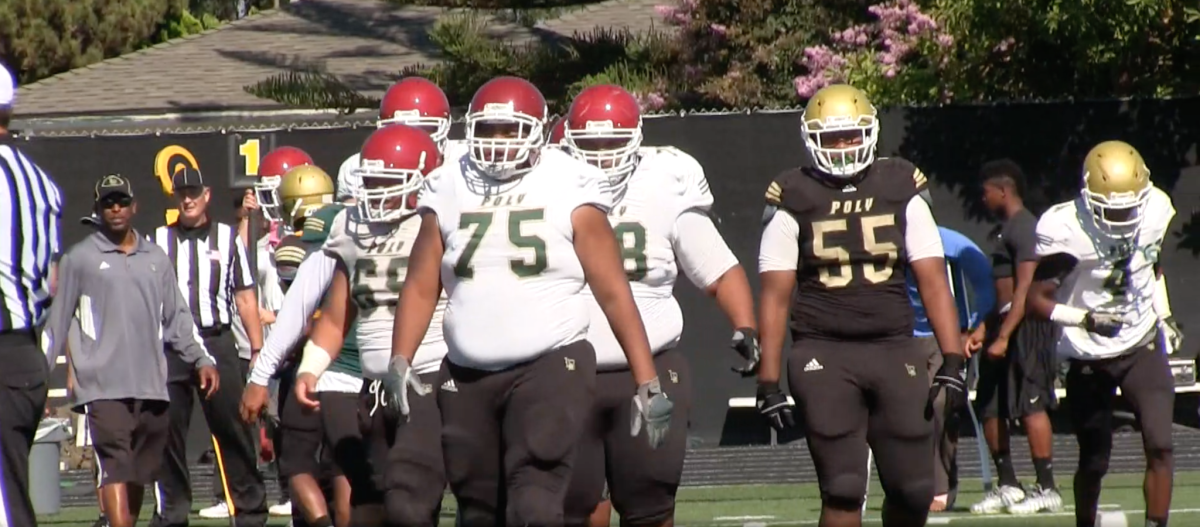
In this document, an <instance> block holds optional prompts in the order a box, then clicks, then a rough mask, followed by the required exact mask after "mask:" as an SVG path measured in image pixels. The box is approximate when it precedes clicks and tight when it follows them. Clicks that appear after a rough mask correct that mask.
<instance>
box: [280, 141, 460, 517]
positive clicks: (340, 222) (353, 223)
mask: <svg viewBox="0 0 1200 527" xmlns="http://www.w3.org/2000/svg"><path fill="white" fill-rule="evenodd" d="M361 159H362V162H361V168H360V169H359V171H358V173H357V175H358V179H359V180H360V181H361V182H362V186H361V187H359V188H358V189H357V192H356V195H355V207H353V208H347V209H346V210H345V211H343V212H341V213H340V214H338V216H337V218H336V219H334V222H333V227H332V229H331V230H330V234H329V239H328V240H326V242H325V245H324V248H323V250H324V251H325V253H326V254H327V255H328V256H331V257H333V258H335V259H336V260H337V261H338V266H337V269H336V270H335V272H334V276H333V281H332V283H331V284H330V286H329V290H328V291H327V292H326V297H325V301H324V303H323V304H322V308H321V317H320V318H319V319H317V322H316V324H315V325H314V328H313V332H312V335H311V338H310V339H309V342H308V344H307V345H306V346H305V353H304V358H303V359H302V361H301V363H300V368H299V370H298V371H299V375H298V377H297V380H296V393H297V398H298V399H300V400H301V403H302V404H307V405H309V406H311V407H314V408H315V407H318V406H319V407H320V408H321V418H322V426H323V428H324V430H325V436H326V437H325V444H326V445H327V446H328V447H329V448H331V450H332V453H333V457H334V462H335V463H334V464H335V467H336V468H337V470H338V471H339V472H340V474H339V480H340V481H341V483H335V485H337V486H335V489H334V491H335V496H337V497H338V501H339V502H341V504H340V508H343V509H353V510H354V512H353V514H354V520H353V522H354V525H368V524H377V523H379V522H381V521H382V520H383V517H384V515H385V514H386V516H387V518H388V521H389V522H390V523H393V524H399V525H436V523H437V515H438V510H439V508H440V504H441V498H442V493H443V491H444V489H445V483H444V482H445V476H444V468H443V466H442V459H441V457H440V456H439V455H438V454H440V453H441V447H440V445H441V422H440V415H439V413H438V410H437V402H436V401H435V400H434V399H433V398H432V397H430V398H423V399H421V400H414V401H413V404H412V405H411V406H408V407H399V406H396V405H391V404H389V402H390V400H401V399H402V398H401V397H398V396H397V397H389V396H388V392H389V391H391V390H393V389H403V388H404V386H403V385H402V386H399V387H396V386H392V385H387V384H384V383H379V382H372V383H369V384H368V386H367V389H366V390H364V392H363V393H362V394H361V396H359V397H352V398H347V397H344V396H343V395H344V394H340V393H329V392H326V393H322V394H321V397H320V400H319V401H313V400H312V395H313V394H314V393H315V392H316V388H317V379H318V377H320V376H321V374H322V373H324V371H325V370H326V369H327V367H328V366H329V364H330V362H331V361H332V359H333V358H334V357H335V356H336V355H338V353H337V351H338V350H340V349H341V347H342V345H343V342H344V340H345V337H346V334H347V333H348V332H349V330H350V329H351V328H353V329H354V333H355V337H356V339H357V343H358V346H359V352H360V359H361V361H362V372H363V376H364V377H365V378H366V379H370V380H376V381H378V380H380V379H382V378H383V377H384V376H385V374H386V373H387V371H388V362H389V360H390V359H391V346H392V334H391V333H392V325H393V318H394V317H395V313H396V303H397V300H398V298H399V296H400V289H401V287H402V285H403V284H404V283H405V279H406V277H405V275H406V267H407V263H408V261H409V254H410V252H411V251H412V248H413V242H414V240H415V239H416V236H417V232H418V230H419V228H420V220H419V218H417V216H416V215H415V214H414V211H415V207H416V203H417V193H418V191H420V189H421V184H422V182H423V180H424V177H425V176H426V175H427V174H428V173H429V172H430V171H432V170H433V169H434V168H436V167H437V166H439V165H440V164H441V154H440V153H439V151H438V147H437V144H436V143H435V142H434V141H433V139H431V138H430V136H429V134H427V133H426V132H424V131H423V130H420V129H417V128H414V127H411V126H407V125H402V124H395V125H389V126H385V127H383V128H381V129H379V130H377V131H375V132H374V133H372V134H371V136H370V137H369V138H367V141H366V142H365V143H364V144H363V148H362V157H361ZM441 305H442V307H443V308H444V303H441ZM439 311H440V309H439ZM440 319H441V317H440V316H435V317H434V321H435V323H434V324H433V326H432V330H431V331H429V332H428V333H425V334H424V335H423V337H424V338H423V340H422V341H421V342H420V343H419V348H420V350H419V353H417V354H416V360H415V361H414V362H413V363H412V364H413V368H412V372H413V380H412V381H410V382H412V383H414V384H417V385H418V386H422V387H423V386H424V385H432V384H433V383H434V381H435V376H436V375H437V371H438V369H439V368H440V366H441V362H442V357H443V356H445V354H446V344H445V342H444V341H443V340H442V336H441V327H440ZM325 350H335V351H334V353H329V352H327V351H325ZM401 412H403V415H406V416H408V417H409V419H410V421H409V422H407V423H405V424H403V425H402V426H399V427H398V428H397V426H398V425H400V421H399V419H400V416H401V415H402V414H401ZM360 422H363V423H370V424H369V426H368V427H367V429H366V430H364V429H362V428H360V425H359V423H360ZM393 436H394V437H393ZM393 445H394V448H393ZM389 449H391V451H390V452H389ZM385 469H386V471H385ZM385 478H386V479H385ZM385 483H386V485H385ZM347 485H348V488H347ZM385 489H386V490H387V491H388V493H389V495H388V496H387V497H386V498H387V500H386V505H387V508H386V512H385V510H384V509H383V507H382V506H383V505H384V504H385V500H384V498H385V496H384V490H385ZM346 490H349V491H350V493H349V496H348V498H349V499H348V500H347V496H346V493H345V491H346ZM346 512H349V511H346ZM338 516H339V520H338V521H337V524H338V525H339V527H341V526H342V525H344V524H343V522H342V519H341V518H342V517H343V514H342V513H339V515H338ZM344 517H345V520H346V523H345V525H348V524H349V522H350V518H349V516H348V515H345V516H344Z"/></svg>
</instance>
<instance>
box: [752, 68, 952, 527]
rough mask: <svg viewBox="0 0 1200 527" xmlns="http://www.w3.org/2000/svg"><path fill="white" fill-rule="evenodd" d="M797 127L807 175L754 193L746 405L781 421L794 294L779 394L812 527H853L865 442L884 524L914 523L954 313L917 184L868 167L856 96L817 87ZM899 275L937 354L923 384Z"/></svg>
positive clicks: (902, 167)
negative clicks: (752, 327) (800, 420)
mask: <svg viewBox="0 0 1200 527" xmlns="http://www.w3.org/2000/svg"><path fill="white" fill-rule="evenodd" d="M802 126H803V133H804V144H805V146H806V147H807V149H808V152H809V154H810V155H811V157H812V161H813V164H814V165H815V166H813V167H805V168H798V169H792V170H788V171H786V172H784V173H783V174H781V175H779V176H777V177H776V178H775V180H774V181H773V182H772V183H771V185H770V187H769V188H768V189H767V193H766V201H767V205H766V211H765V213H764V215H763V218H764V221H765V223H766V226H765V228H764V231H763V235H762V245H761V249H760V251H761V252H760V254H759V272H760V274H761V280H762V296H761V300H760V302H761V305H760V310H759V316H760V318H759V331H760V332H761V338H762V365H761V368H760V369H759V387H758V407H759V409H760V411H761V412H762V413H763V414H764V415H765V416H766V417H767V418H768V420H769V422H770V423H771V424H772V425H773V426H775V427H777V428H782V427H783V426H785V425H786V424H787V423H789V422H790V421H791V420H792V412H791V408H789V405H788V402H787V397H786V396H785V395H784V394H783V392H782V390H780V388H779V377H780V369H781V363H782V354H783V342H784V336H785V333H786V331H787V327H788V324H787V322H786V321H787V318H788V311H789V307H788V304H789V303H791V302H792V301H793V298H794V299H795V303H794V305H793V306H792V307H791V309H790V311H791V334H792V339H793V345H792V348H791V351H790V352H789V356H788V386H789V388H790V390H791V392H792V395H793V396H795V399H796V402H797V404H799V405H800V407H801V408H802V410H803V412H802V415H803V416H804V429H805V431H806V433H807V436H808V448H809V452H810V453H811V454H812V458H813V464H814V465H815V466H816V470H817V479H818V481H819V483H820V488H821V520H820V524H821V525H822V526H837V527H845V526H858V525H861V524H862V517H861V507H862V504H863V500H864V494H865V492H866V488H867V478H868V468H867V459H868V447H869V448H870V451H871V452H874V458H875V465H876V467H877V468H878V470H879V479H880V482H881V483H882V485H883V491H884V496H885V497H884V504H883V525H885V526H891V527H896V526H922V525H925V520H926V517H927V516H928V514H929V505H930V503H931V502H932V501H933V478H934V475H933V465H932V464H931V463H929V462H928V459H929V457H930V455H931V454H932V452H933V443H932V441H933V423H932V421H931V417H932V414H933V408H932V407H931V404H932V403H931V401H932V400H933V399H935V397H936V396H939V395H941V394H943V393H944V394H945V400H946V407H945V411H947V412H954V411H958V409H960V408H962V407H963V406H964V405H965V403H966V390H965V375H964V372H963V366H964V364H965V357H964V354H963V349H962V343H961V341H960V337H959V326H958V310H957V308H956V307H955V304H954V299H953V298H952V297H951V295H950V288H949V283H948V279H947V277H946V264H945V260H944V254H943V248H942V241H941V236H940V235H939V233H938V229H937V224H936V223H934V220H933V215H932V213H931V212H930V209H929V205H928V203H927V202H926V200H925V199H924V198H923V197H922V196H921V195H920V194H921V192H922V191H923V190H925V186H926V179H925V176H924V175H923V174H922V173H921V171H920V170H918V169H917V168H916V167H914V166H913V165H912V163H909V162H908V161H905V160H903V159H899V158H880V159H876V158H875V146H876V142H877V140H878V136H879V122H878V120H877V116H876V111H875V107H874V106H872V105H871V103H870V101H869V100H868V98H867V95H866V94H865V93H863V92H862V91H860V90H858V89H856V88H853V87H851V86H847V85H832V86H828V87H826V88H823V89H822V90H820V91H818V92H817V93H816V94H815V95H813V97H812V98H811V99H810V100H809V101H808V104H807V105H806V106H805V109H804V113H803V115H802ZM909 272H912V273H913V275H914V278H915V280H914V281H915V282H916V285H917V289H918V291H919V293H920V296H921V301H922V303H923V304H924V306H925V309H926V312H927V313H928V317H929V321H930V325H931V326H932V329H933V333H934V336H935V337H936V338H937V341H938V345H939V346H940V347H941V349H942V353H943V355H944V360H943V363H942V366H941V368H940V369H939V370H938V372H937V374H936V375H935V377H934V381H933V387H932V388H931V387H930V382H929V377H927V376H926V373H925V371H924V368H925V365H926V363H927V361H928V356H927V353H926V352H925V351H923V350H922V349H921V346H919V345H918V343H917V342H916V341H915V340H914V339H913V338H912V335H913V324H914V314H913V308H912V305H911V303H910V302H909V301H908V295H907V287H906V284H905V280H906V275H907V274H908V273H909ZM797 289H798V291H795V292H796V293H797V294H796V295H795V296H794V297H793V292H794V290H797Z"/></svg>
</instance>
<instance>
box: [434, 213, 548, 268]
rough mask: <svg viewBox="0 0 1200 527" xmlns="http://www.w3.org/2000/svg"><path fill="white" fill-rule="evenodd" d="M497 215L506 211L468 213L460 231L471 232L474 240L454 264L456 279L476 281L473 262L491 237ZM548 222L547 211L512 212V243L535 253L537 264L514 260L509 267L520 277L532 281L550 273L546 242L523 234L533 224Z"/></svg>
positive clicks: (510, 219) (510, 222) (509, 218)
mask: <svg viewBox="0 0 1200 527" xmlns="http://www.w3.org/2000/svg"><path fill="white" fill-rule="evenodd" d="M496 214H501V215H503V214H504V211H499V212H467V213H464V214H463V215H462V218H461V219H460V220H459V222H458V228H459V229H471V239H469V240H467V245H466V247H464V248H463V252H462V254H461V255H459V257H458V261H457V262H455V264H454V276H457V277H459V278H474V277H475V267H474V266H473V265H472V264H471V259H472V258H474V257H475V251H477V250H479V244H480V243H481V242H483V237H484V236H486V235H487V232H488V229H490V228H491V227H492V222H493V220H494V219H495V215H496ZM545 219H546V211H545V210H543V209H529V210H514V211H510V212H508V242H509V243H511V244H512V245H513V247H516V248H517V249H527V250H531V251H533V261H532V262H530V261H529V259H528V257H522V258H512V259H510V260H509V261H508V268H509V269H510V270H512V272H513V274H515V275H517V276H518V277H520V278H528V277H530V276H537V275H539V274H542V272H544V271H545V270H546V242H545V240H542V239H541V238H540V237H538V236H536V235H526V234H523V233H522V230H523V227H524V226H525V224H526V223H529V222H540V221H543V220H545Z"/></svg>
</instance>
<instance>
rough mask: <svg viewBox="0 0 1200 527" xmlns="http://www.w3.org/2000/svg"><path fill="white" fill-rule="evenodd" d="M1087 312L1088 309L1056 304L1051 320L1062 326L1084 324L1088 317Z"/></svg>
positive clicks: (1051, 313)
mask: <svg viewBox="0 0 1200 527" xmlns="http://www.w3.org/2000/svg"><path fill="white" fill-rule="evenodd" d="M1087 314H1088V312H1087V311H1086V310H1083V309H1079V308H1077V307H1071V306H1068V305H1066V304H1054V310H1053V311H1051V312H1050V320H1051V321H1053V322H1054V323H1055V324H1059V325H1061V326H1082V325H1083V322H1084V320H1086V319H1087Z"/></svg>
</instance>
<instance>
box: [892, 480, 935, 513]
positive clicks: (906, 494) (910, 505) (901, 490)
mask: <svg viewBox="0 0 1200 527" xmlns="http://www.w3.org/2000/svg"><path fill="white" fill-rule="evenodd" d="M883 499H884V500H886V501H887V503H888V505H889V506H892V507H899V508H901V509H904V510H906V511H910V512H914V513H918V512H919V513H925V512H928V511H929V504H930V503H932V502H933V480H932V479H916V480H906V481H903V482H901V483H900V485H898V486H896V488H890V489H884V496H883Z"/></svg>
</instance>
